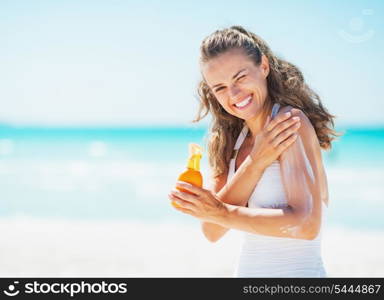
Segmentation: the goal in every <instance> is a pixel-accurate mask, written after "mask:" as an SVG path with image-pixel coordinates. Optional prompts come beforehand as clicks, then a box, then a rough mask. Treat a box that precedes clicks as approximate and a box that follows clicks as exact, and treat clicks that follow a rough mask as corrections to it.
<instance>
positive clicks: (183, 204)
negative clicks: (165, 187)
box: [168, 193, 194, 211]
mask: <svg viewBox="0 0 384 300" xmlns="http://www.w3.org/2000/svg"><path fill="white" fill-rule="evenodd" d="M168 198H169V200H171V204H172V206H173V207H174V208H176V209H179V208H182V209H187V210H190V211H192V210H193V208H194V205H193V204H192V203H191V202H188V201H185V200H183V199H181V198H179V197H177V196H176V195H174V194H172V193H171V194H169V195H168Z"/></svg>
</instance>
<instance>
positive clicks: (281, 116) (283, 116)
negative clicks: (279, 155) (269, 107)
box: [266, 111, 291, 131]
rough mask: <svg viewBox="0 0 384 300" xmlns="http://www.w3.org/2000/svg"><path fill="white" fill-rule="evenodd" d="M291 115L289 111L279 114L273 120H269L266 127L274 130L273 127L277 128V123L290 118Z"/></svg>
mask: <svg viewBox="0 0 384 300" xmlns="http://www.w3.org/2000/svg"><path fill="white" fill-rule="evenodd" d="M290 117H291V113H290V112H289V111H288V112H286V113H283V114H278V115H277V116H276V117H275V118H274V119H273V120H272V121H271V122H269V124H268V126H267V128H266V129H267V131H271V130H273V128H275V126H276V125H277V124H279V123H280V122H283V121H285V120H287V119H289V118H290Z"/></svg>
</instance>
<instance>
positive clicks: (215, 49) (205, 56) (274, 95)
mask: <svg viewBox="0 0 384 300" xmlns="http://www.w3.org/2000/svg"><path fill="white" fill-rule="evenodd" d="M232 49H242V50H243V51H244V53H245V54H246V55H247V56H248V57H249V58H250V59H251V60H252V61H253V62H254V63H255V65H256V66H258V65H260V63H261V57H262V55H263V54H264V55H265V56H266V57H267V58H268V61H269V67H270V71H269V74H268V77H267V89H268V96H267V99H266V101H265V102H266V103H267V104H268V102H269V104H270V103H279V104H280V105H281V106H292V107H294V108H298V109H300V110H301V111H302V112H303V113H305V115H306V116H307V117H308V119H309V120H310V121H311V124H312V126H313V127H314V129H315V131H316V135H317V138H318V140H319V143H320V146H321V148H323V149H330V148H331V141H332V140H333V139H334V137H335V136H337V135H338V134H337V133H336V132H335V131H334V130H333V127H334V122H333V118H334V116H333V115H331V114H330V113H328V111H327V109H326V108H324V106H323V105H322V103H321V100H320V97H319V96H318V95H317V94H316V93H315V92H314V91H313V90H312V89H311V88H310V87H309V86H308V85H307V84H306V83H305V82H304V77H303V74H302V73H301V71H300V70H299V69H298V68H297V67H296V66H295V65H293V64H291V63H289V62H287V61H285V60H283V59H281V58H278V57H277V56H275V55H274V54H273V52H272V51H271V50H270V49H269V47H268V45H267V44H266V42H265V41H264V40H262V39H261V38H260V37H259V36H257V35H256V34H254V33H252V32H250V31H247V30H246V29H244V28H243V27H241V26H232V27H230V28H226V29H222V30H217V31H215V32H214V33H212V34H211V35H209V36H208V37H206V38H205V39H204V40H203V42H202V44H201V47H200V52H201V57H200V61H201V63H204V62H207V61H208V60H210V59H212V58H214V57H217V56H218V55H220V54H222V53H225V52H226V51H228V50H232ZM198 95H199V101H200V107H199V110H198V113H197V117H196V119H195V120H193V122H198V121H200V120H201V119H203V118H204V117H205V116H206V115H207V114H208V113H209V112H210V113H211V114H212V123H211V126H210V129H209V138H208V156H209V164H210V166H211V168H212V169H213V176H214V177H216V176H219V175H221V174H223V173H224V172H227V170H228V169H227V168H228V164H229V160H230V158H231V155H232V150H233V147H234V143H235V141H236V138H237V136H238V135H239V134H240V131H241V129H242V128H243V125H244V120H242V119H240V118H238V117H235V116H233V115H231V114H229V113H228V112H226V111H225V110H224V108H223V107H222V106H221V105H220V104H219V102H218V101H217V99H216V98H215V96H214V95H213V93H212V91H211V89H210V88H209V86H208V85H207V83H206V82H205V81H204V79H203V80H201V82H200V83H199V86H198Z"/></svg>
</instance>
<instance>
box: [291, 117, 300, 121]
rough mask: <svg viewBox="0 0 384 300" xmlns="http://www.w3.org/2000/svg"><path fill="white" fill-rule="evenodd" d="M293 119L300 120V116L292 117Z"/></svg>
mask: <svg viewBox="0 0 384 300" xmlns="http://www.w3.org/2000/svg"><path fill="white" fill-rule="evenodd" d="M292 119H293V120H295V121H298V120H300V118H299V117H292Z"/></svg>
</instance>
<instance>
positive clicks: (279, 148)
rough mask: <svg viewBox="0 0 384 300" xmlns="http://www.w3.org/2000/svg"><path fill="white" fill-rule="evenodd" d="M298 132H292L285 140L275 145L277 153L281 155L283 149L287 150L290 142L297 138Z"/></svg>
mask: <svg viewBox="0 0 384 300" xmlns="http://www.w3.org/2000/svg"><path fill="white" fill-rule="evenodd" d="M297 137H298V134H297V133H294V134H292V135H291V136H290V137H289V138H287V139H286V140H285V141H283V142H282V143H280V145H279V146H277V148H276V149H277V152H278V153H279V155H281V154H282V153H283V152H284V151H285V150H287V149H288V148H289V147H290V146H292V144H293V143H294V142H295V141H296V140H297Z"/></svg>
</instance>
